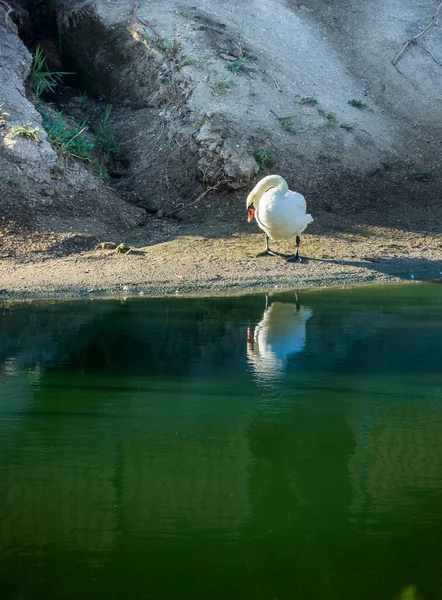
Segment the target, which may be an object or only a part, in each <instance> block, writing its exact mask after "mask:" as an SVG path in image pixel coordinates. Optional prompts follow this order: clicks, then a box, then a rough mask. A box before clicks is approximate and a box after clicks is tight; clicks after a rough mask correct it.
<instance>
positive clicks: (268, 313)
mask: <svg viewBox="0 0 442 600" xmlns="http://www.w3.org/2000/svg"><path fill="white" fill-rule="evenodd" d="M268 304H269V302H268V298H266V308H265V310H264V314H263V316H262V319H261V321H260V322H259V323H258V325H256V327H255V329H254V330H253V329H252V328H249V329H248V331H247V362H248V364H249V365H250V367H251V369H252V371H254V373H255V374H256V375H257V376H258V378H259V379H262V380H266V379H267V380H271V379H274V378H276V377H278V376H280V375H282V374H283V372H284V370H285V368H286V365H287V360H288V358H289V357H290V356H293V355H294V354H298V353H299V352H302V350H303V349H304V347H305V342H306V325H307V321H308V320H309V319H310V317H311V316H312V315H313V311H312V310H311V309H310V308H307V307H304V306H301V305H300V304H299V302H298V298H297V297H296V303H294V302H272V303H271V304H270V306H269V305H268Z"/></svg>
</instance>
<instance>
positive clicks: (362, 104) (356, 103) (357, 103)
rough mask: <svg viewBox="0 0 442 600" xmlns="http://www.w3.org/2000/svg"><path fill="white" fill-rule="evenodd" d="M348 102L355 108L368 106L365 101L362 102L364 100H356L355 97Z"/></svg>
mask: <svg viewBox="0 0 442 600" xmlns="http://www.w3.org/2000/svg"><path fill="white" fill-rule="evenodd" d="M347 104H349V105H350V106H353V108H359V109H363V108H368V107H367V105H366V104H365V102H362V100H355V99H354V98H353V100H349V101H348V102H347Z"/></svg>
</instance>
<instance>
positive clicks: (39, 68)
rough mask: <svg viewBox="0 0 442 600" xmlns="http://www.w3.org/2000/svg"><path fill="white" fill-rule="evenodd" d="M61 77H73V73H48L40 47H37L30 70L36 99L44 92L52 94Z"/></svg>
mask: <svg viewBox="0 0 442 600" xmlns="http://www.w3.org/2000/svg"><path fill="white" fill-rule="evenodd" d="M63 75H73V73H70V72H68V71H49V70H48V68H47V66H46V59H45V57H44V56H43V51H42V49H41V48H40V46H37V49H36V50H35V56H34V61H33V63H32V68H31V87H32V91H33V92H34V94H35V95H36V97H37V98H40V96H41V95H42V94H43V93H44V92H48V91H49V92H54V91H55V88H56V86H57V85H58V84H59V83H60V81H61V79H62V77H63Z"/></svg>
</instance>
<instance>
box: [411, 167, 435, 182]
mask: <svg viewBox="0 0 442 600" xmlns="http://www.w3.org/2000/svg"><path fill="white" fill-rule="evenodd" d="M433 177H434V175H433V172H432V171H431V169H425V170H424V171H417V172H415V173H411V174H410V175H409V176H408V179H410V180H411V181H424V182H425V181H431V180H432V179H433Z"/></svg>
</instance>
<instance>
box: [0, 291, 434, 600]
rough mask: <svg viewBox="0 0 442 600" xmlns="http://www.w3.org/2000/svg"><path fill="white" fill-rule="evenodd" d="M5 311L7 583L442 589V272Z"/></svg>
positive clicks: (143, 591) (360, 592)
mask: <svg viewBox="0 0 442 600" xmlns="http://www.w3.org/2000/svg"><path fill="white" fill-rule="evenodd" d="M0 324H1V337H0V499H1V500H0V590H1V598H2V600H10V599H14V600H15V599H17V600H18V599H20V600H28V599H32V600H50V599H52V598H57V599H75V600H77V599H82V600H83V599H86V600H88V599H94V600H100V599H106V600H108V599H109V598H116V599H117V598H118V599H123V598H124V599H126V598H127V599H128V600H138V599H146V600H149V599H164V600H169V599H189V600H200V599H201V600H214V599H215V600H216V599H228V600H234V599H237V598H238V599H244V600H246V599H257V600H258V599H263V600H272V599H278V600H279V599H281V600H285V599H287V600H294V599H299V600H310V599H315V600H316V599H317V600H324V599H325V598H330V599H337V600H365V599H366V600H369V599H370V600H373V599H374V598H375V599H376V600H383V599H385V600H393V599H394V598H397V597H398V594H399V593H400V590H401V589H403V588H404V587H406V586H408V585H415V586H417V588H418V590H419V592H420V593H421V594H422V596H423V597H424V598H425V599H426V600H430V599H433V598H434V599H435V600H436V599H437V600H440V599H441V598H442V286H440V285H437V284H433V285H430V284H427V285H407V286H402V287H387V288H370V287H368V288H360V289H355V290H347V291H346V290H330V291H321V292H304V293H301V294H299V296H298V297H296V295H295V294H294V293H286V294H279V295H272V296H270V297H268V298H266V297H265V296H263V295H255V296H249V297H236V298H211V299H207V298H206V299H179V298H168V299H148V300H144V299H143V300H141V299H140V300H127V301H103V302H92V301H85V302H76V303H52V304H22V305H3V306H2V307H1V311H0Z"/></svg>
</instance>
